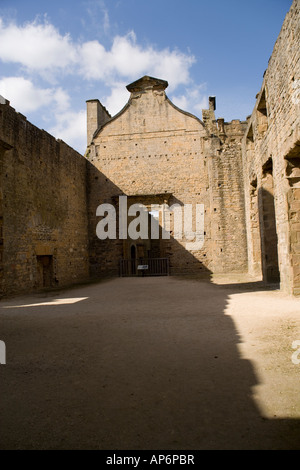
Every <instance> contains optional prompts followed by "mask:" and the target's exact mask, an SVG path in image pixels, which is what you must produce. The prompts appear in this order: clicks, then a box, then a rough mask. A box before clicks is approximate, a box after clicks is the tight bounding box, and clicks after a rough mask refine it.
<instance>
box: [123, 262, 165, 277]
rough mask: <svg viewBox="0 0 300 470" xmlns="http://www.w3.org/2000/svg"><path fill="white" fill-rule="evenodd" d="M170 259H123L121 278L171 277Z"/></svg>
mask: <svg viewBox="0 0 300 470" xmlns="http://www.w3.org/2000/svg"><path fill="white" fill-rule="evenodd" d="M169 274H170V260H169V258H140V259H121V260H120V276H121V277H131V276H169Z"/></svg>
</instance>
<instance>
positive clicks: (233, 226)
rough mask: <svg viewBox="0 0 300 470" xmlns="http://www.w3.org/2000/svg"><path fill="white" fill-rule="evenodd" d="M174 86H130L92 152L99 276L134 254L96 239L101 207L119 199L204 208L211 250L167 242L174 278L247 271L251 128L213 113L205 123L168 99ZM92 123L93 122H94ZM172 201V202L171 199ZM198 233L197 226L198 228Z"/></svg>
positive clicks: (151, 82)
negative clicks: (245, 143)
mask: <svg viewBox="0 0 300 470" xmlns="http://www.w3.org/2000/svg"><path fill="white" fill-rule="evenodd" d="M166 87H167V82H164V81H163V80H158V79H153V78H151V77H143V78H142V79H140V80H138V81H136V82H134V83H133V84H131V85H129V86H128V87H127V88H128V90H129V91H130V92H131V96H130V99H129V102H128V104H127V105H126V106H125V107H124V108H123V110H122V111H121V112H120V113H119V114H117V115H116V116H114V117H113V118H111V119H110V120H108V121H107V122H106V123H104V125H103V126H100V128H99V129H98V130H97V129H94V132H95V131H96V130H97V132H96V133H94V132H93V129H88V134H89V135H94V137H93V139H92V140H91V142H90V145H89V147H88V154H87V155H88V159H89V161H90V163H91V165H90V170H89V174H90V176H89V185H88V186H89V210H90V212H89V219H90V241H91V263H92V266H93V271H94V272H95V273H97V272H98V273H100V272H107V270H108V271H110V272H112V273H113V272H115V273H117V270H118V262H119V260H120V258H122V257H127V256H129V249H128V246H127V247H126V246H125V245H124V243H123V242H122V241H120V240H116V241H113V242H112V241H110V240H104V241H101V240H99V239H97V237H96V225H97V220H99V218H97V217H96V208H97V206H98V205H100V204H103V203H111V204H113V203H114V200H115V199H116V198H117V196H119V195H126V196H127V197H128V198H132V197H135V198H136V200H139V202H140V203H142V204H144V205H148V204H149V201H153V202H152V203H153V204H155V203H157V202H158V203H159V201H160V203H162V204H163V203H164V202H165V203H166V204H168V205H169V206H172V205H173V204H179V205H181V206H183V205H186V204H193V207H194V214H193V215H194V222H195V214H196V212H195V211H196V209H195V207H196V204H204V210H205V215H204V219H205V222H204V245H203V248H202V249H197V250H193V249H187V246H188V245H187V239H186V238H184V237H183V238H182V239H180V240H179V239H178V238H176V237H175V236H174V235H175V234H174V233H173V231H172V222H171V239H170V241H168V242H164V243H162V244H161V247H160V253H161V256H163V257H164V256H166V257H169V258H170V263H171V273H173V274H179V273H180V274H184V273H191V272H193V273H195V272H196V273H200V272H205V273H211V272H226V271H228V270H230V271H238V272H241V271H245V270H247V249H246V233H245V230H244V225H245V216H244V198H243V172H242V166H241V165H242V158H241V140H242V136H243V132H244V130H245V123H240V121H234V122H232V123H230V124H228V123H226V124H225V123H224V122H222V120H220V122H219V126H218V125H217V122H216V120H215V116H214V109H212V107H211V105H210V109H209V110H207V111H205V110H204V112H203V121H204V122H202V121H201V120H200V119H198V118H197V117H195V116H193V115H191V114H189V113H187V112H184V111H182V110H180V109H178V108H177V107H176V106H174V105H173V104H172V103H171V102H170V100H169V99H168V98H167V96H166V94H165V88H166ZM90 122H92V121H91V119H90ZM164 195H165V197H164ZM193 229H195V225H194V227H193Z"/></svg>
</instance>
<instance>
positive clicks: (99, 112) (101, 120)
mask: <svg viewBox="0 0 300 470" xmlns="http://www.w3.org/2000/svg"><path fill="white" fill-rule="evenodd" d="M86 106H87V108H86V110H87V145H88V146H89V145H90V144H91V142H92V140H93V135H94V133H95V132H96V131H97V130H98V129H99V127H101V126H103V125H104V124H105V123H106V122H108V121H109V120H110V118H111V115H110V114H109V112H108V111H107V110H106V108H105V107H104V106H103V105H102V104H101V103H100V101H99V100H88V101H87V102H86Z"/></svg>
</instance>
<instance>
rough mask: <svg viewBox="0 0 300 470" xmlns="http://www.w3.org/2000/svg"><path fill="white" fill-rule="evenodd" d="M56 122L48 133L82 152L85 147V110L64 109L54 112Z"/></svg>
mask: <svg viewBox="0 0 300 470" xmlns="http://www.w3.org/2000/svg"><path fill="white" fill-rule="evenodd" d="M55 120H56V123H55V125H54V126H53V127H51V128H50V129H49V133H50V134H52V135H54V136H55V137H56V138H57V139H61V140H63V141H65V142H66V143H67V144H68V145H70V146H72V147H74V148H76V149H77V150H78V151H79V152H81V153H84V151H85V148H86V111H85V110H80V111H78V112H76V111H72V110H70V109H69V110H66V111H65V112H57V113H56V114H55Z"/></svg>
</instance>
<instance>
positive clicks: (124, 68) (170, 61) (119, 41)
mask: <svg viewBox="0 0 300 470" xmlns="http://www.w3.org/2000/svg"><path fill="white" fill-rule="evenodd" d="M79 55H80V58H81V59H80V63H81V70H80V72H81V73H82V74H83V76H84V77H85V78H86V79H102V80H105V81H106V82H109V80H111V79H112V77H123V78H127V79H128V80H130V79H137V78H138V77H140V76H142V75H152V76H156V77H158V78H162V79H164V80H168V81H169V83H170V87H171V89H174V88H176V87H177V86H178V85H179V84H183V83H184V84H186V83H188V82H189V69H190V67H191V66H192V64H193V63H194V62H195V59H194V57H193V56H191V55H187V54H183V53H182V52H180V51H177V50H174V51H170V50H169V49H163V50H155V49H154V48H153V47H152V46H148V47H144V48H143V47H142V46H140V45H139V44H137V40H136V36H135V33H134V32H133V31H131V32H130V33H128V34H127V35H126V36H122V37H121V36H116V37H115V38H114V41H113V44H112V47H111V49H110V50H108V51H106V50H105V48H104V47H103V46H102V45H101V44H100V43H99V42H98V41H92V42H89V43H84V44H82V46H81V48H80V52H79Z"/></svg>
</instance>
